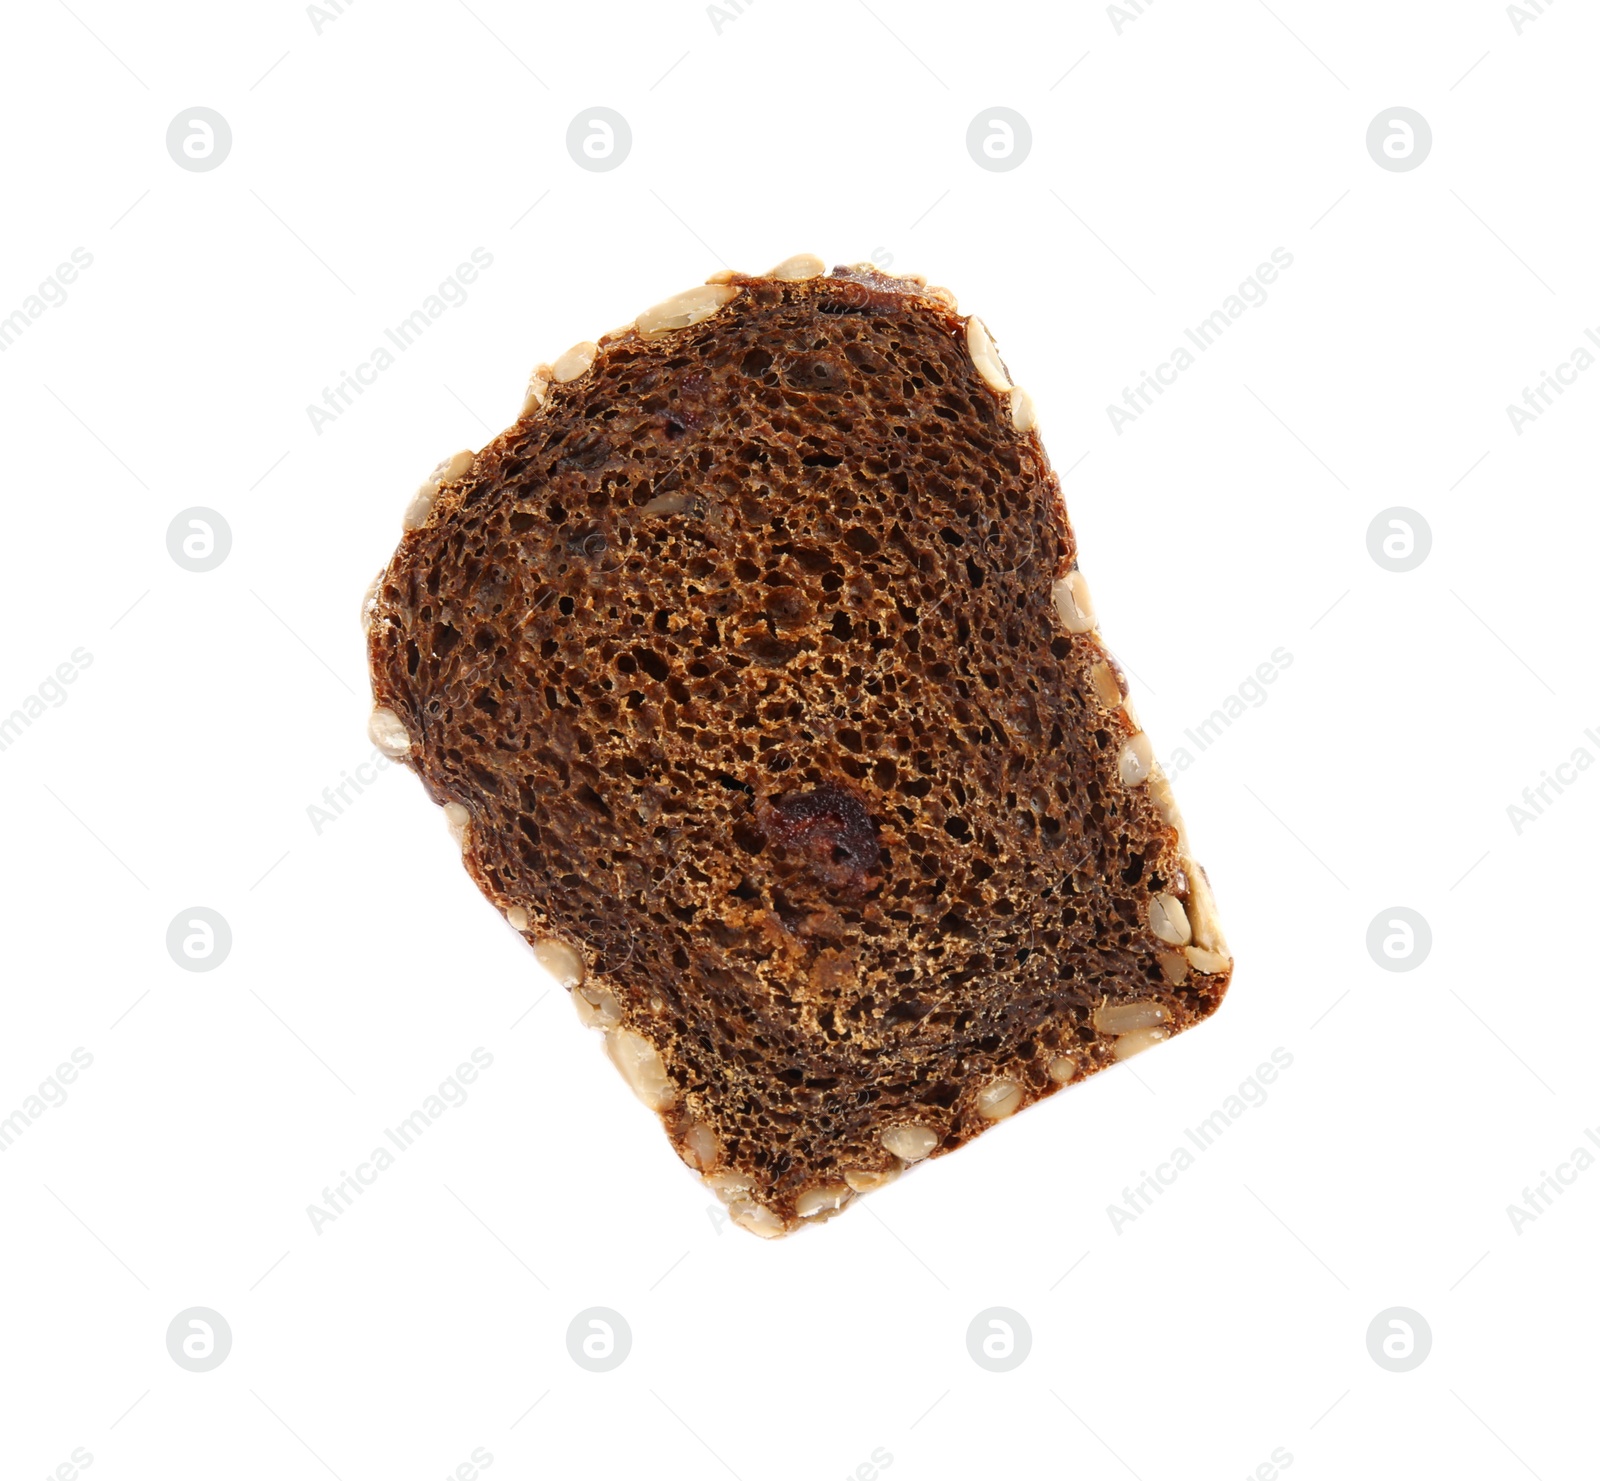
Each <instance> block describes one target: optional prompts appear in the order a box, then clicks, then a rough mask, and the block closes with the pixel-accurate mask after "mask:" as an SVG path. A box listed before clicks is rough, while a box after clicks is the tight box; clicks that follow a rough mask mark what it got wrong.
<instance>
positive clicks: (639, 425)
mask: <svg viewBox="0 0 1600 1481" xmlns="http://www.w3.org/2000/svg"><path fill="white" fill-rule="evenodd" d="M727 283H728V286H729V288H730V289H736V290H738V291H737V296H736V297H734V298H733V300H732V301H731V302H730V303H728V304H727V305H726V306H725V307H723V308H721V309H720V310H719V311H717V312H714V313H712V314H711V315H710V317H708V318H705V319H703V320H702V321H701V322H698V323H694V324H692V325H690V326H688V327H685V328H680V329H675V330H671V331H670V332H666V333H662V334H660V335H657V336H654V337H646V336H644V335H641V334H639V333H637V332H632V331H630V332H627V333H624V334H622V335H618V336H611V337H608V339H607V340H606V341H605V342H604V343H603V345H602V347H601V349H600V352H599V354H598V357H597V358H596V360H595V362H594V364H593V366H592V368H591V369H589V370H588V372H587V373H585V374H582V375H580V376H578V377H577V378H576V379H574V380H572V381H570V382H568V383H565V384H556V385H552V386H551V387H550V388H549V391H548V397H547V399H546V401H545V404H544V406H543V407H542V408H540V409H535V410H532V411H531V412H530V413H529V414H528V415H526V416H524V417H523V418H522V419H521V420H520V421H519V422H518V423H517V424H516V425H515V426H513V427H512V428H510V429H509V430H508V431H507V432H505V433H504V434H502V435H501V436H500V437H498V438H496V439H495V441H494V442H492V443H491V444H490V445H489V446H488V447H486V448H485V449H484V450H483V451H482V452H481V453H479V454H478V455H477V457H476V459H475V461H474V462H473V464H472V467H471V469H470V471H468V472H467V473H466V474H465V475H464V476H463V477H461V478H460V479H459V480H458V481H456V482H454V483H451V484H448V485H446V487H445V488H444V489H442V490H441V491H440V493H439V495H438V498H437V500H436V502H435V503H434V505H433V507H432V509H431V512H430V513H429V514H428V515H427V519H426V522H425V523H424V524H423V525H422V526H421V527H420V528H417V529H414V530H412V531H410V532H409V533H408V534H407V535H406V536H405V538H404V540H403V541H402V543H401V546H400V548H399V550H398V551H397V553H396V555H395V557H394V560H393V561H392V563H391V564H390V566H389V568H388V570H387V571H386V572H385V573H384V574H383V576H382V577H381V578H380V582H379V585H378V589H377V593H376V600H375V604H374V607H373V612H372V623H371V627H370V635H369V642H370V657H371V666H372V678H373V688H374V693H375V697H376V702H377V704H378V705H379V706H380V707H382V708H383V709H385V710H388V711H392V712H393V715H394V716H397V717H398V720H399V722H400V724H402V725H403V726H404V730H405V732H406V735H407V736H409V738H410V749H409V752H408V755H407V759H408V760H409V762H410V764H411V765H412V766H414V768H415V769H416V770H417V772H418V774H419V775H420V776H421V777H422V779H423V781H424V784H425V785H426V786H427V788H428V790H429V792H430V794H431V795H432V796H433V797H434V799H435V800H437V801H438V802H440V803H457V804H460V805H462V806H464V807H465V809H466V811H467V814H468V815H469V818H470V821H469V823H468V825H467V832H466V841H465V860H466V864H467V867H468V869H469V870H470V871H471V873H472V875H473V877H474V878H475V879H476V880H477V881H478V883H479V885H480V886H481V888H482V889H483V891H484V893H485V894H486V895H488V896H489V898H490V899H491V900H493V901H494V902H495V904H496V905H498V906H499V907H500V908H501V909H502V910H505V911H507V912H509V913H510V914H511V917H512V919H513V920H514V921H515V922H517V923H518V924H522V918H521V914H520V912H519V910H518V907H520V910H521V911H525V912H526V917H527V930H526V935H527V936H528V938H529V939H530V940H541V939H544V938H548V937H555V938H557V939H559V940H561V941H565V942H567V943H570V945H571V946H572V947H574V948H575V949H576V951H577V953H578V955H579V957H580V958H581V960H582V961H583V963H584V965H585V968H586V971H587V977H586V982H585V990H586V991H587V993H588V995H589V996H588V999H587V1002H588V1004H589V1006H590V1007H591V1008H592V1005H593V1004H594V1003H595V1002H597V1001H599V1002H605V998H606V995H607V994H609V995H610V999H612V1000H614V1005H615V1007H614V1009H613V1008H611V1007H610V1006H609V1004H608V1005H607V1009H606V1014H607V1016H604V1017H602V1020H601V1021H602V1023H604V1022H607V1021H608V1019H609V1017H612V1016H617V1015H619V1016H620V1022H621V1027H622V1028H623V1029H624V1030H626V1031H631V1032H632V1033H634V1034H638V1035H641V1036H643V1038H644V1039H645V1040H648V1043H649V1045H652V1046H654V1049H655V1051H656V1053H657V1054H658V1055H659V1060H660V1064H659V1066H655V1067H654V1068H655V1069H657V1070H664V1076H661V1077H660V1078H659V1080H658V1082H657V1089H656V1091H655V1092H654V1093H653V1095H652V1094H651V1093H649V1092H647V1093H646V1098H647V1099H651V1100H652V1102H653V1103H654V1104H655V1105H656V1106H657V1108H658V1109H660V1110H661V1111H662V1113H663V1118H664V1121H665V1124H666V1127H667V1129H668V1131H669V1134H670V1135H672V1137H673V1138H674V1140H675V1143H676V1144H677V1145H678V1146H679V1148H680V1154H681V1155H683V1156H684V1157H685V1160H687V1161H689V1162H690V1163H691V1165H693V1166H696V1167H698V1168H699V1169H700V1170H701V1171H705V1172H711V1173H713V1174H714V1176H713V1178H712V1179H711V1181H712V1182H713V1185H714V1186H715V1187H717V1188H718V1189H719V1191H720V1192H721V1193H722V1194H723V1195H724V1196H725V1197H726V1198H728V1199H729V1200H730V1201H731V1202H732V1204H733V1207H734V1211H735V1214H736V1216H740V1217H741V1222H744V1223H746V1224H747V1225H749V1226H750V1227H752V1228H755V1229H757V1231H758V1232H763V1233H771V1232H779V1231H781V1230H782V1229H784V1228H788V1227H791V1226H792V1225H793V1224H794V1223H795V1222H796V1220H797V1219H798V1218H800V1217H801V1216H804V1215H807V1214H808V1212H810V1211H812V1210H813V1207H814V1206H815V1205H818V1204H819V1203H820V1205H821V1212H822V1214H823V1215H824V1216H825V1215H826V1213H827V1212H829V1211H831V1206H833V1205H834V1204H837V1203H838V1202H841V1201H847V1200H848V1198H849V1197H850V1196H852V1190H855V1189H859V1188H866V1187H869V1186H872V1185H874V1184H875V1183H876V1182H878V1181H882V1180H884V1179H886V1178H887V1177H888V1176H892V1175H893V1174H894V1173H895V1172H896V1171H898V1170H899V1168H900V1167H901V1165H902V1162H901V1159H900V1158H899V1157H897V1156H896V1155H895V1154H894V1153H891V1152H890V1151H889V1150H888V1149H887V1148H886V1147H885V1145H884V1142H883V1140H882V1137H883V1136H884V1134H885V1133H886V1132H887V1133H891V1135H890V1142H891V1144H892V1145H896V1146H897V1147H898V1148H899V1150H901V1151H902V1152H904V1151H906V1150H907V1147H908V1145H909V1146H911V1148H912V1149H913V1150H914V1149H915V1143H916V1134H915V1131H913V1134H912V1137H911V1140H910V1143H909V1144H908V1142H907V1140H906V1138H905V1137H903V1136H900V1137H897V1136H895V1135H893V1133H894V1131H895V1129H896V1128H906V1127H911V1128H918V1127H923V1128H928V1129H929V1132H930V1134H931V1135H930V1137H929V1138H928V1140H931V1141H932V1142H933V1143H934V1150H935V1151H936V1152H948V1151H952V1150H954V1149H955V1148H956V1147H959V1146H961V1145H962V1143H964V1142H965V1141H967V1140H969V1139H970V1138H971V1137H973V1136H975V1135H977V1134H978V1133H979V1132H981V1131H983V1130H984V1129H985V1128H987V1127H988V1126H989V1125H991V1124H992V1120H993V1117H994V1115H995V1114H996V1112H997V1111H999V1112H1002V1113H1008V1112H1009V1110H1010V1109H1011V1108H1013V1107H1014V1105H1021V1104H1027V1103H1029V1102H1031V1101H1033V1100H1035V1099H1038V1098H1039V1097H1041V1096H1044V1095H1048V1094H1050V1093H1052V1092H1053V1091H1054V1090H1055V1089H1057V1088H1058V1081H1059V1079H1060V1078H1061V1077H1062V1076H1064V1075H1066V1074H1067V1070H1068V1067H1069V1066H1070V1067H1071V1069H1072V1071H1073V1075H1072V1076H1071V1077H1075V1078H1081V1077H1082V1076H1083V1075H1085V1074H1089V1073H1092V1072H1094V1071H1096V1070H1098V1069H1101V1068H1103V1067H1104V1066H1105V1065H1107V1064H1109V1063H1110V1062H1111V1061H1112V1059H1113V1057H1114V1056H1115V1055H1116V1053H1117V1049H1116V1046H1117V1044H1118V1042H1119V1041H1118V1038H1117V1033H1118V1032H1122V1033H1123V1050H1122V1052H1123V1053H1126V1052H1129V1051H1131V1050H1132V1049H1133V1048H1136V1047H1142V1044H1143V1043H1144V1042H1147V1041H1149V1040H1152V1039H1154V1038H1155V1037H1157V1036H1159V1034H1160V1033H1161V1028H1163V1027H1164V1028H1165V1029H1166V1030H1167V1031H1170V1032H1178V1031H1181V1030H1182V1029H1185V1028H1187V1027H1189V1026H1191V1025H1192V1024H1193V1023H1195V1022H1196V1021H1198V1020H1199V1019H1201V1018H1203V1017H1205V1016H1206V1015H1207V1014H1209V1013H1211V1012H1212V1011H1213V1010H1214V1009H1215V1008H1216V1006H1217V1004H1218V1003H1219V1002H1220V1001H1221V998H1222V995H1223V993H1224V991H1225V990H1226V986H1227V981H1228V973H1229V971H1230V970H1231V968H1230V966H1229V965H1227V964H1226V946H1225V944H1224V943H1223V942H1222V941H1221V938H1220V933H1218V932H1217V931H1216V930H1215V926H1214V915H1213V914H1212V913H1211V911H1210V909H1209V904H1208V902H1209V895H1208V894H1207V893H1205V885H1204V880H1203V876H1202V875H1200V873H1199V871H1198V868H1197V866H1195V865H1194V864H1193V863H1192V861H1190V860H1188V859H1187V857H1186V844H1185V843H1184V842H1183V841H1182V840H1181V839H1180V832H1181V822H1180V821H1179V820H1178V819H1177V814H1176V809H1175V808H1174V807H1173V806H1172V805H1171V801H1170V789H1168V788H1167V786H1166V783H1165V782H1164V780H1163V779H1161V778H1160V775H1159V771H1156V772H1155V773H1154V774H1153V775H1151V776H1150V778H1149V780H1148V781H1145V780H1144V779H1143V778H1142V777H1139V778H1138V779H1137V780H1136V781H1134V782H1133V783H1132V784H1130V783H1129V781H1128V780H1127V779H1126V773H1125V772H1124V773H1119V765H1125V764H1126V763H1125V762H1123V761H1120V760H1119V758H1122V757H1123V755H1124V742H1125V741H1126V740H1127V739H1128V738H1129V737H1130V736H1133V735H1134V734H1135V733H1136V731H1137V726H1136V724H1135V723H1133V722H1131V721H1130V719H1129V715H1128V713H1127V712H1126V711H1125V709H1124V708H1123V707H1122V705H1123V700H1122V692H1121V691H1122V690H1123V688H1124V686H1123V685H1122V683H1121V679H1120V673H1119V671H1117V670H1116V669H1115V667H1114V666H1113V665H1111V664H1110V663H1109V660H1108V656H1107V655H1106V653H1105V650H1104V649H1103V648H1102V647H1101V646H1100V643H1099V641H1098V639H1097V637H1096V636H1095V634H1094V633H1093V632H1092V631H1091V632H1078V633H1074V632H1069V631H1068V630H1067V629H1066V627H1065V626H1064V625H1063V620H1062V617H1061V616H1060V615H1059V614H1058V609H1057V606H1056V604H1055V603H1054V602H1053V600H1052V585H1053V583H1055V582H1056V581H1057V579H1058V578H1060V577H1063V576H1065V575H1066V574H1067V573H1068V572H1070V571H1072V570H1073V569H1074V568H1075V566H1076V556H1077V551H1076V546H1075V542H1074V539H1073V535H1072V531H1071V529H1070V527H1069V526H1068V523H1067V519H1066V514H1065V510H1064V508H1063V506H1062V503H1061V497H1060V489H1059V485H1058V483H1057V480H1056V478H1055V475H1054V474H1053V473H1052V472H1051V469H1050V465H1049V462H1048V460H1047V458H1046V456H1045V453H1044V450H1043V447H1042V446H1041V444H1040V442H1039V439H1038V437H1037V435H1036V434H1035V433H1033V432H1032V431H1031V430H1029V431H1026V432H1019V431H1018V430H1017V429H1016V427H1015V425H1014V421H1013V411H1012V406H1011V402H1010V400H1009V398H1008V396H1007V395H1006V394H1005V393H1003V392H1000V393H997V391H996V390H995V389H993V388H992V386H991V384H990V383H989V382H988V381H987V380H986V379H985V378H984V376H983V375H981V374H980V373H979V371H978V369H976V368H975V366H974V361H973V358H972V355H971V354H970V353H969V351H968V348H967V345H968V340H967V321H966V320H964V319H963V318H961V317H959V316H958V315H957V314H956V313H955V312H954V309H953V306H952V304H951V303H950V301H949V300H948V297H947V296H946V297H940V296H936V295H935V294H932V293H929V292H927V291H925V290H923V289H922V288H921V286H920V285H919V284H918V283H917V282H915V281H913V280H905V279H893V278H885V277H882V276H880V275H878V274H876V273H874V272H871V271H867V270H860V269H837V270H835V272H834V274H833V275H832V276H831V277H826V278H824V277H815V278H809V279H805V280H802V281H779V280H775V279H772V278H749V277H742V276H733V277H730V278H728V279H727ZM1144 754H1145V756H1146V757H1147V756H1148V751H1147V750H1146V751H1145V753H1144ZM1134 770H1135V773H1136V774H1137V771H1138V768H1137V765H1135V767H1134ZM1158 897H1162V898H1163V900H1165V899H1170V900H1172V901H1173V902H1174V903H1177V902H1182V903H1183V904H1184V905H1186V906H1187V914H1188V916H1189V917H1190V918H1192V920H1193V935H1192V937H1191V940H1190V942H1189V944H1190V946H1191V947H1192V948H1193V949H1194V950H1195V951H1196V952H1197V953H1198V958H1197V959H1198V962H1199V967H1206V966H1210V967H1213V968H1215V969H1216V970H1212V971H1204V970H1200V969H1199V967H1197V966H1196V965H1195V961H1194V960H1192V959H1191V958H1189V957H1186V956H1185V954H1184V952H1183V951H1182V949H1181V947H1180V945H1179V944H1178V943H1177V942H1175V941H1170V940H1169V941H1163V940H1161V939H1158V937H1157V936H1156V935H1155V934H1154V931H1153V929H1152V913H1151V909H1152V901H1153V900H1157V898H1158ZM1159 910H1160V907H1159V906H1158V913H1159ZM1179 914H1180V915H1181V914H1183V912H1181V911H1180V912H1179ZM1185 929H1188V928H1187V927H1180V928H1179V930H1180V932H1181V931H1182V930H1185ZM1168 934H1169V935H1171V934H1172V932H1171V931H1170V930H1169V933H1168ZM1122 1004H1146V1005H1150V1006H1149V1007H1148V1008H1147V1009H1145V1010H1143V1011H1142V1012H1141V1010H1140V1009H1138V1008H1131V1009H1127V1010H1125V1011H1124V1012H1123V1013H1122V1015H1121V1017H1120V1018H1119V1016H1118V1015H1117V1014H1116V1013H1109V1014H1108V1013H1106V1012H1105V1011H1104V1010H1105V1009H1106V1008H1107V1007H1114V1006H1115V1005H1122ZM580 1006H584V1005H580ZM1097 1010H1099V1011H1100V1022H1101V1025H1102V1027H1105V1026H1106V1025H1109V1026H1110V1029H1111V1031H1109V1032H1102V1031H1101V1029H1100V1028H1097V1027H1096V1021H1095V1019H1096V1013H1097ZM590 1016H592V1013H591V1014H590ZM1146 1020H1148V1023H1149V1024H1156V1023H1157V1022H1158V1020H1160V1021H1161V1024H1160V1027H1157V1028H1156V1029H1155V1031H1154V1032H1153V1033H1151V1032H1146V1030H1145V1028H1144V1027H1143V1025H1145V1023H1146ZM1129 1025H1132V1028H1131V1029H1130V1028H1129ZM1141 1033H1143V1034H1144V1038H1143V1039H1140V1037H1139V1036H1140V1034H1141ZM1129 1034H1131V1037H1129V1036H1128V1035H1129ZM617 1044H622V1045H623V1047H624V1048H626V1046H627V1045H631V1044H633V1041H631V1040H626V1041H623V1040H618V1041H617ZM615 1047H616V1044H614V1048H615ZM633 1047H634V1048H635V1049H637V1050H639V1051H640V1052H642V1053H643V1054H644V1056H645V1058H646V1060H648V1059H649V1050H648V1049H647V1048H644V1047H643V1046H640V1045H633ZM1052 1064H1054V1066H1055V1070H1056V1074H1055V1076H1054V1077H1053V1076H1052V1070H1051V1067H1052ZM995 1082H1010V1084H1012V1085H1014V1086H1015V1087H1016V1088H1017V1090H1018V1092H1019V1094H1018V1095H1017V1096H1016V1097H1014V1098H1013V1097H1012V1096H1010V1095H1009V1093H1008V1092H1007V1091H1006V1090H1005V1089H1004V1087H1003V1086H1002V1087H1000V1088H999V1089H995V1088H993V1087H994V1086H995ZM635 1083H636V1084H637V1083H638V1082H637V1081H636V1082H635ZM986 1087H990V1088H989V1089H988V1090H987V1091H986ZM986 1108H987V1111H986ZM819 1190H820V1191H819ZM830 1190H831V1191H830ZM803 1195H806V1196H803ZM830 1200H831V1202H830Z"/></svg>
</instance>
